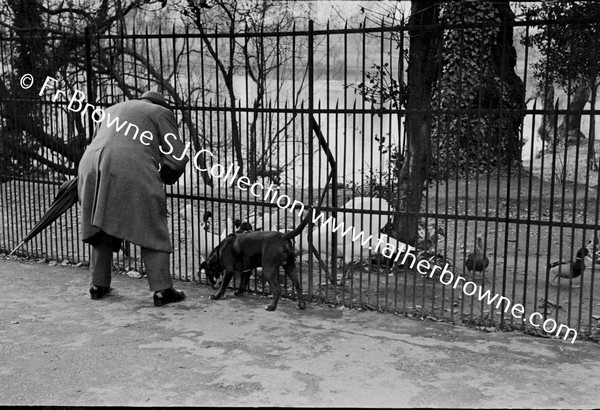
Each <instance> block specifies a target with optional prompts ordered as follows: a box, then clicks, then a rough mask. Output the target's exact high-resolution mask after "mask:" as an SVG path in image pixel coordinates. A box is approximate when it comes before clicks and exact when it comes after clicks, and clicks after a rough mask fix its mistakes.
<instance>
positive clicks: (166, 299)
mask: <svg viewBox="0 0 600 410" xmlns="http://www.w3.org/2000/svg"><path fill="white" fill-rule="evenodd" d="M183 299H185V294H184V293H183V291H181V290H175V289H174V288H169V289H165V290H159V291H157V292H154V306H163V305H166V304H167V303H171V302H179V301H182V300H183Z"/></svg>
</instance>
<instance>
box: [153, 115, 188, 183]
mask: <svg viewBox="0 0 600 410" xmlns="http://www.w3.org/2000/svg"><path fill="white" fill-rule="evenodd" d="M157 122H158V127H159V129H160V137H159V138H160V152H161V161H160V170H159V175H160V178H161V180H162V181H163V182H164V183H165V184H168V185H171V184H174V183H175V182H177V180H178V179H179V177H180V176H181V175H182V174H183V172H184V171H185V166H186V164H187V163H188V161H189V160H190V159H189V157H188V156H187V149H188V147H189V144H185V143H184V142H183V141H182V140H181V138H180V137H179V130H178V129H177V121H176V120H175V115H174V114H173V112H172V111H170V110H164V111H163V112H162V115H161V117H160V118H159V119H158V121H157Z"/></svg>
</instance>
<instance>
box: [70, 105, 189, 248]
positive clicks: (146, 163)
mask: <svg viewBox="0 0 600 410" xmlns="http://www.w3.org/2000/svg"><path fill="white" fill-rule="evenodd" d="M185 154H186V147H185V144H184V143H183V142H182V141H181V140H180V138H179V133H178V130H177V123H176V120H175V116H174V114H173V112H172V111H171V110H169V109H168V108H165V107H162V106H160V105H156V104H153V103H152V102H150V101H147V100H131V101H126V102H122V103H119V104H116V105H114V106H112V107H109V108H108V109H106V110H105V116H104V119H103V120H102V122H101V123H100V126H99V128H98V129H97V131H96V134H95V137H94V139H93V141H92V143H91V144H90V145H89V147H88V148H87V149H86V151H85V153H84V155H83V157H82V159H81V162H80V164H79V172H78V177H79V181H78V193H79V201H80V203H81V206H82V219H81V230H82V236H83V237H82V239H83V241H84V242H88V243H91V244H94V239H95V237H96V235H97V234H98V233H99V232H100V230H102V231H103V232H105V233H107V234H109V235H111V236H114V237H116V238H119V239H122V240H126V241H129V242H131V243H133V244H136V245H139V246H141V247H144V248H149V249H154V250H158V251H164V252H173V247H172V245H171V241H170V238H169V230H168V227H167V214H166V196H165V189H164V184H163V181H162V179H161V174H160V173H159V167H161V166H167V167H169V168H170V169H171V170H172V173H174V174H175V175H176V176H177V177H179V176H180V175H181V174H182V173H183V171H184V169H185V165H186V163H187V162H188V160H189V158H188V157H187V155H185Z"/></svg>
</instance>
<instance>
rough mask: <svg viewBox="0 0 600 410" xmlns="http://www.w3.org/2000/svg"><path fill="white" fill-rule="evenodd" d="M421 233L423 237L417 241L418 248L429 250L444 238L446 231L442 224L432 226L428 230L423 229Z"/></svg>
mask: <svg viewBox="0 0 600 410" xmlns="http://www.w3.org/2000/svg"><path fill="white" fill-rule="evenodd" d="M420 235H423V236H422V238H423V239H422V240H421V241H420V242H418V243H417V248H418V249H422V250H423V251H426V252H427V251H431V250H433V248H435V245H436V244H437V243H438V242H439V241H441V240H442V239H444V237H445V236H446V231H444V228H442V227H441V226H438V227H435V228H434V227H432V228H430V229H429V231H428V232H424V231H423V233H420Z"/></svg>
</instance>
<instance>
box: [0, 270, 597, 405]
mask: <svg viewBox="0 0 600 410" xmlns="http://www.w3.org/2000/svg"><path fill="white" fill-rule="evenodd" d="M88 280H89V279H88V272H87V269H85V268H74V267H63V266H48V265H47V264H45V263H37V262H24V261H15V260H7V259H6V258H3V259H0V289H2V293H1V295H2V296H1V298H2V301H1V302H0V405H7V404H21V405H31V404H37V405H71V406H73V405H75V406H77V405H141V406H169V405H195V406H342V407H346V406H350V407H356V406H359V407H362V406H370V407H381V406H386V407H413V406H414V407H422V406H428V407H488V408H489V407H527V408H568V407H576V408H598V407H600V346H599V345H598V344H594V343H590V342H583V341H577V342H575V343H574V344H570V343H568V342H564V341H562V340H554V339H543V338H535V337H532V336H527V335H523V334H520V333H503V332H494V333H483V332H479V331H475V330H471V329H468V328H465V327H460V326H453V325H450V324H445V323H435V322H427V321H425V322H420V321H416V320H410V319H406V318H404V317H401V316H395V315H389V314H381V313H376V312H357V311H353V310H348V309H332V308H327V307H320V306H316V305H309V306H308V307H307V309H306V310H305V311H299V310H297V309H296V307H295V306H296V304H295V303H294V302H292V301H288V300H283V301H281V302H280V305H279V308H278V309H277V311H276V312H267V311H265V310H264V306H265V305H266V304H267V299H266V298H261V297H258V296H253V295H247V296H245V297H243V298H235V297H234V296H233V295H232V293H228V294H227V297H226V298H225V299H223V300H220V301H211V300H209V299H208V296H209V295H210V294H211V292H212V290H210V289H209V288H205V287H203V286H197V285H192V284H189V283H180V284H178V286H179V287H180V288H182V289H184V290H185V292H186V294H187V299H186V301H185V302H183V303H180V304H173V305H168V306H165V307H160V308H157V307H154V306H153V305H152V298H151V293H150V292H149V290H148V285H147V282H146V279H133V278H130V277H127V276H123V275H117V276H116V277H114V279H113V287H114V288H115V291H114V294H113V295H112V296H110V297H108V298H106V299H103V300H99V301H93V300H91V299H90V298H89V295H88V293H87V291H88Z"/></svg>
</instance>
